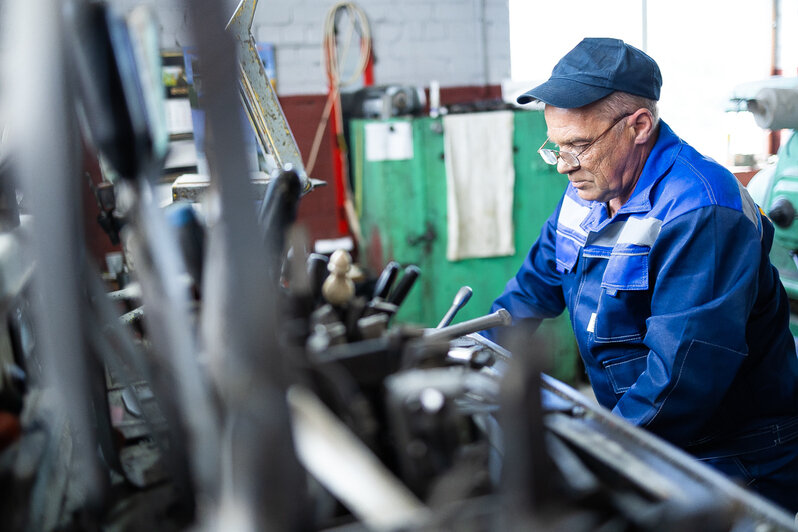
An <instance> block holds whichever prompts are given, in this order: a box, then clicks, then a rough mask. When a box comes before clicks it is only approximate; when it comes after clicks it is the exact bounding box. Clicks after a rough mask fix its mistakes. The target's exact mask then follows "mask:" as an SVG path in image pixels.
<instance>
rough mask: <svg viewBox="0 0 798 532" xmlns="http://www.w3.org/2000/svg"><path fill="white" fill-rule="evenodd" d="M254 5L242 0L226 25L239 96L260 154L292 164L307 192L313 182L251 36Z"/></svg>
mask: <svg viewBox="0 0 798 532" xmlns="http://www.w3.org/2000/svg"><path fill="white" fill-rule="evenodd" d="M257 5H258V1H257V0H242V1H241V3H240V4H239V5H238V8H237V9H236V11H235V13H234V14H233V17H232V18H231V19H230V22H229V23H228V24H227V29H228V31H229V32H230V34H231V35H232V36H233V38H234V39H235V43H236V48H237V51H238V58H239V69H240V85H239V88H240V91H241V99H242V102H243V105H244V109H245V111H246V113H247V117H248V118H249V121H250V124H251V125H252V127H253V129H254V130H255V136H256V138H257V140H258V143H259V144H260V147H261V150H263V153H270V154H272V155H273V156H274V158H275V160H276V162H277V165H278V167H280V168H286V167H287V165H291V167H292V168H293V170H294V171H295V172H296V173H297V175H298V176H299V178H300V180H301V182H302V190H303V192H309V191H310V190H311V189H312V187H313V184H312V183H311V181H310V180H309V179H308V176H307V174H306V172H305V165H304V164H303V162H302V156H301V154H300V153H299V148H298V147H297V144H296V139H294V134H293V133H292V132H291V128H290V127H289V126H288V121H287V120H286V118H285V114H284V113H283V108H282V107H281V106H280V101H279V100H278V99H277V94H276V93H275V91H274V87H273V86H272V83H271V80H269V75H268V74H267V73H266V69H265V68H264V67H263V63H262V62H261V60H260V56H259V55H258V48H257V44H256V43H255V39H254V37H253V36H252V32H251V28H252V20H253V18H254V16H255V8H256V6H257Z"/></svg>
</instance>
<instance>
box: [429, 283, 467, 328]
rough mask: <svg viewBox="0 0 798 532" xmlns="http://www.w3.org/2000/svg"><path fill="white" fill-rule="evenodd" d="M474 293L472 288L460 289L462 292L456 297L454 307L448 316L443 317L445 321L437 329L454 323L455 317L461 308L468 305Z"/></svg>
mask: <svg viewBox="0 0 798 532" xmlns="http://www.w3.org/2000/svg"><path fill="white" fill-rule="evenodd" d="M473 293H474V291H473V290H471V287H470V286H463V287H462V288H460V290H458V291H457V294H455V296H454V300H453V301H452V306H451V307H449V310H447V311H446V314H445V315H444V316H443V319H442V320H441V322H440V323H439V324H438V326H437V327H436V329H441V328H443V327H446V326H447V325H449V324H450V323H452V320H453V319H454V316H455V315H456V314H457V313H458V312H459V311H460V309H461V308H463V307H464V306H465V304H466V303H468V300H469V299H471V294H473Z"/></svg>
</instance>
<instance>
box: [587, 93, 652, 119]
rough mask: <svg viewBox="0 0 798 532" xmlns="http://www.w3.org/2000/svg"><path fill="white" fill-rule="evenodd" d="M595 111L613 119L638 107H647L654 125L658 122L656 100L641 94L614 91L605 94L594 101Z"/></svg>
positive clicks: (632, 111)
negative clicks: (607, 94)
mask: <svg viewBox="0 0 798 532" xmlns="http://www.w3.org/2000/svg"><path fill="white" fill-rule="evenodd" d="M595 105H596V111H597V112H598V113H601V114H602V115H604V116H606V117H607V119H608V120H615V119H617V118H618V117H619V116H622V115H624V114H626V113H634V112H635V111H637V110H638V109H641V108H642V109H648V110H649V111H650V112H651V115H652V116H653V117H654V127H656V126H657V125H658V124H659V111H658V110H657V101H656V100H652V99H649V98H644V97H642V96H636V95H634V94H629V93H628V92H621V91H616V92H613V93H611V94H610V95H609V96H605V97H604V98H602V99H601V100H599V101H597V102H596V103H595Z"/></svg>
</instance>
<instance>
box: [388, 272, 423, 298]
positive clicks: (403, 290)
mask: <svg viewBox="0 0 798 532" xmlns="http://www.w3.org/2000/svg"><path fill="white" fill-rule="evenodd" d="M419 275H421V270H420V269H419V268H418V266H415V265H413V264H411V265H410V266H408V267H407V268H405V273H404V274H403V275H402V278H401V279H400V280H399V284H397V285H396V289H395V290H394V291H393V292H392V293H391V295H390V296H389V297H388V303H393V304H394V305H396V306H397V307H398V306H399V305H401V304H402V301H404V300H405V298H406V297H407V294H408V292H410V289H411V288H413V285H414V284H415V282H416V279H418V276H419Z"/></svg>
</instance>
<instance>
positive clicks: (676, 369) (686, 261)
mask: <svg viewBox="0 0 798 532" xmlns="http://www.w3.org/2000/svg"><path fill="white" fill-rule="evenodd" d="M760 238H761V233H760V231H759V228H758V227H757V226H756V225H755V224H754V223H752V221H751V220H749V219H748V218H746V217H745V215H743V214H742V213H740V212H738V211H736V210H734V209H730V208H725V207H717V206H710V207H703V208H700V209H697V210H694V211H690V212H688V213H686V214H682V215H681V216H679V217H677V218H676V219H674V220H672V221H670V222H668V223H666V224H664V225H663V226H662V229H661V232H660V234H659V236H658V237H657V239H656V241H655V243H654V245H653V246H652V249H651V251H650V254H649V268H650V272H649V279H650V284H652V285H653V287H652V288H650V289H651V290H652V292H651V316H650V318H648V319H647V320H646V333H645V338H644V342H645V344H646V346H647V347H648V348H649V349H650V351H649V354H648V357H647V360H646V369H645V371H643V373H641V374H640V376H639V377H638V379H637V380H636V382H635V383H634V384H633V385H632V387H631V388H630V389H629V390H628V391H627V392H626V393H625V394H624V395H623V396H622V397H621V399H620V400H619V401H618V403H617V404H616V406H615V408H614V409H613V412H614V413H616V414H618V415H620V416H621V417H623V418H625V419H627V420H628V421H630V422H631V423H633V424H635V425H639V426H645V427H646V428H648V429H649V430H651V431H652V432H654V433H656V434H658V435H660V436H662V437H664V438H665V439H668V440H669V441H671V442H673V443H675V444H677V445H686V444H688V443H690V441H691V439H693V438H694V437H695V435H696V434H697V433H698V432H699V431H700V429H701V428H702V427H703V426H704V425H705V423H706V422H707V421H708V420H709V418H710V416H712V414H713V412H715V411H716V409H717V408H718V405H719V404H720V402H721V401H722V399H723V397H724V395H725V393H726V392H727V391H728V389H729V388H730V386H731V385H732V382H733V381H734V379H735V376H736V374H737V371H738V370H739V368H740V366H741V364H742V363H743V361H744V360H745V358H746V356H748V347H747V343H746V324H747V318H748V316H749V314H750V312H751V309H752V307H753V305H754V301H755V298H756V293H757V288H758V271H759V266H760V262H761V261H762V260H763V257H767V249H764V248H763V246H762V242H761V240H760ZM763 249H764V250H763Z"/></svg>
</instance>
